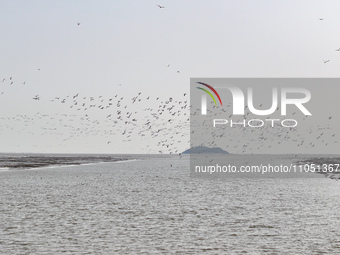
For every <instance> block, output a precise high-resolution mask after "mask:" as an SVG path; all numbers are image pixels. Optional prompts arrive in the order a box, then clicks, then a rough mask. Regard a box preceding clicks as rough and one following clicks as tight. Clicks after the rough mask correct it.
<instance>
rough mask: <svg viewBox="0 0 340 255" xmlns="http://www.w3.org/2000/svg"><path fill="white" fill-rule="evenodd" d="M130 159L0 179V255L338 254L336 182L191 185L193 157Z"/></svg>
mask: <svg viewBox="0 0 340 255" xmlns="http://www.w3.org/2000/svg"><path fill="white" fill-rule="evenodd" d="M276 157H280V156H276ZM130 159H133V160H131V161H126V162H112V163H99V164H90V165H79V166H66V167H65V166H64V167H53V168H51V167H50V168H37V169H31V170H7V171H1V172H0V194H1V195H0V215H1V217H0V253H1V254H61V253H63V254H143V253H144V254H173V253H178V254H200V253H205V254H340V235H339V234H340V233H339V232H340V220H339V217H338V215H339V210H340V203H339V194H340V182H337V181H334V180H331V179H328V178H324V177H322V176H321V177H322V178H302V177H301V178H255V179H252V178H231V179H228V178H223V179H219V178H217V179H205V178H191V177H190V173H189V156H188V155H183V156H182V157H179V156H178V155H177V156H164V155H163V156H156V155H149V156H141V155H135V156H134V155H130Z"/></svg>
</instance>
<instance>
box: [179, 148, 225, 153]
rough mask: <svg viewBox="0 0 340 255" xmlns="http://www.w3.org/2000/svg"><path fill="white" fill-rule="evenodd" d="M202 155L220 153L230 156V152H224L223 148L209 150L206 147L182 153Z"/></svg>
mask: <svg viewBox="0 0 340 255" xmlns="http://www.w3.org/2000/svg"><path fill="white" fill-rule="evenodd" d="M202 153H220V154H229V152H227V151H225V150H222V149H221V148H218V147H214V148H209V147H205V146H196V147H192V148H190V149H188V150H185V151H183V152H182V154H202Z"/></svg>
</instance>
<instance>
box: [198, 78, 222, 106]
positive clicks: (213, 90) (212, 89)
mask: <svg viewBox="0 0 340 255" xmlns="http://www.w3.org/2000/svg"><path fill="white" fill-rule="evenodd" d="M197 83H198V84H201V85H203V86H206V87H207V88H209V89H210V90H211V91H212V92H214V93H215V95H216V96H217V97H218V100H219V101H220V103H221V106H222V101H221V98H220V95H219V94H218V93H217V91H216V90H215V89H214V88H213V87H211V86H210V85H208V84H206V83H203V82H197ZM196 88H198V89H201V90H203V91H204V92H206V93H207V94H208V95H209V96H211V98H212V99H213V100H214V103H215V105H216V106H217V103H216V100H215V98H214V96H213V95H212V94H211V93H210V92H209V91H208V90H206V89H204V88H201V87H196Z"/></svg>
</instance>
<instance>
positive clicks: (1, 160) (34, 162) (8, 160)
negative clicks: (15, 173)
mask: <svg viewBox="0 0 340 255" xmlns="http://www.w3.org/2000/svg"><path fill="white" fill-rule="evenodd" d="M129 159H131V158H122V157H114V156H112V157H110V156H98V157H96V156H84V157H79V156H77V157H73V156H68V157H62V156H60V157H56V156H50V157H49V156H27V157H0V168H9V169H25V168H37V167H47V166H65V165H81V164H89V163H101V162H117V161H125V160H129Z"/></svg>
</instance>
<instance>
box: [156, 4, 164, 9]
mask: <svg viewBox="0 0 340 255" xmlns="http://www.w3.org/2000/svg"><path fill="white" fill-rule="evenodd" d="M157 6H158V7H159V8H161V9H162V8H165V6H163V5H159V4H157Z"/></svg>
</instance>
